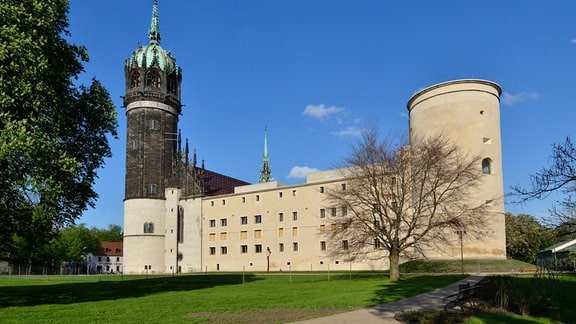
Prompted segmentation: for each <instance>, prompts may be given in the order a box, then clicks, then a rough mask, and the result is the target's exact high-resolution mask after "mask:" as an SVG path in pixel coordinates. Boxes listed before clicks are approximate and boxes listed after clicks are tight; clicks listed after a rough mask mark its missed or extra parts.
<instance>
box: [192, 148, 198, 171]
mask: <svg viewBox="0 0 576 324" xmlns="http://www.w3.org/2000/svg"><path fill="white" fill-rule="evenodd" d="M196 161H197V160H196V149H194V156H193V157H192V165H193V166H194V167H196V163H197V162H196Z"/></svg>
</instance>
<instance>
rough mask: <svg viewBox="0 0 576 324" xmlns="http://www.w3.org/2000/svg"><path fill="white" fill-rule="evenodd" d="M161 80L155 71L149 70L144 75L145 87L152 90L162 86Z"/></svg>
mask: <svg viewBox="0 0 576 324" xmlns="http://www.w3.org/2000/svg"><path fill="white" fill-rule="evenodd" d="M161 81H162V79H161V78H160V73H158V71H157V70H150V71H148V73H146V86H147V87H152V88H160V85H161V84H162V82H161Z"/></svg>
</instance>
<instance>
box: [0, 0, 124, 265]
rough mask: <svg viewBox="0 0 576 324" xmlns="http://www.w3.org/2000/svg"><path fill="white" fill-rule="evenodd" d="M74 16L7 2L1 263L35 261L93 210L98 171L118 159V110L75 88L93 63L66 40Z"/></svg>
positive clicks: (1, 4) (0, 62)
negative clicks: (114, 144)
mask: <svg viewBox="0 0 576 324" xmlns="http://www.w3.org/2000/svg"><path fill="white" fill-rule="evenodd" d="M68 9H69V4H68V1H67V0H4V1H0V17H2V18H1V19H2V25H1V27H0V227H1V228H2V231H0V256H1V255H2V254H6V253H7V252H10V253H11V255H12V256H13V257H15V254H18V253H24V252H25V250H26V251H28V252H25V253H24V254H23V255H22V256H23V257H24V258H25V259H28V260H31V259H33V258H32V253H33V252H32V251H33V250H34V247H35V246H36V247H38V246H41V245H42V244H44V243H45V242H47V241H49V240H50V239H51V238H52V237H54V235H55V234H56V233H57V230H58V229H59V228H61V227H62V226H64V225H66V224H70V223H73V222H74V220H76V219H77V218H78V217H80V216H81V214H82V212H83V211H84V210H85V209H86V208H87V207H88V206H94V203H95V200H96V199H97V197H98V195H97V194H96V192H94V190H93V188H92V186H93V184H94V180H95V179H96V177H97V174H96V171H97V169H98V168H100V167H101V166H102V165H103V164H104V158H106V157H109V156H110V155H111V151H110V147H109V143H108V136H110V135H111V136H116V128H117V120H116V109H115V107H114V104H113V103H112V101H111V99H110V95H109V94H108V92H107V91H106V89H104V87H103V86H102V85H101V84H100V83H99V82H98V81H97V80H92V82H91V84H90V85H89V86H84V85H77V84H75V80H76V79H77V78H78V76H79V75H80V74H81V73H82V72H83V63H84V62H87V61H88V55H87V52H86V49H85V48H84V47H82V46H78V45H74V44H69V43H68V41H67V40H66V37H67V36H68V35H69V31H68V18H67V14H68ZM25 254H27V255H25Z"/></svg>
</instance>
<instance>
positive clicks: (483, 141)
mask: <svg viewBox="0 0 576 324" xmlns="http://www.w3.org/2000/svg"><path fill="white" fill-rule="evenodd" d="M482 143H484V144H492V140H491V139H490V138H489V137H484V138H483V139H482Z"/></svg>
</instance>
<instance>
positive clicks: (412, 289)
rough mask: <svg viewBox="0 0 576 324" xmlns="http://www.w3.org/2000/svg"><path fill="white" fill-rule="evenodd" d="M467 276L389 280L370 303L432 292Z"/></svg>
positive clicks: (388, 301) (385, 301)
mask: <svg viewBox="0 0 576 324" xmlns="http://www.w3.org/2000/svg"><path fill="white" fill-rule="evenodd" d="M465 277H466V276H462V275H442V276H414V277H407V278H403V279H402V280H400V281H399V282H395V283H394V282H388V283H385V284H382V285H380V287H381V289H378V290H376V291H375V292H374V297H373V298H372V299H371V300H370V303H371V304H372V305H373V306H377V305H380V304H385V303H390V302H393V301H398V300H400V299H404V298H407V297H412V296H416V295H420V294H423V293H432V292H433V291H434V290H435V289H437V288H441V287H445V286H448V285H451V284H454V283H455V282H457V281H458V280H461V279H463V278H465ZM438 297H440V299H441V298H444V297H446V296H440V295H439V296H438Z"/></svg>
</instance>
